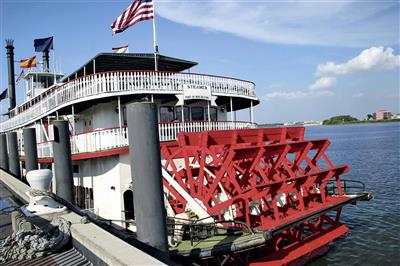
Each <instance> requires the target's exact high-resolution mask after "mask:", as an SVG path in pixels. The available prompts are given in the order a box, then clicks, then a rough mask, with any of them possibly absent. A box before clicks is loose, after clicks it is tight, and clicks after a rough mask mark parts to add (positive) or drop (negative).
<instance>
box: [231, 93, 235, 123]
mask: <svg viewBox="0 0 400 266" xmlns="http://www.w3.org/2000/svg"><path fill="white" fill-rule="evenodd" d="M230 106H231V121H232V122H233V121H234V120H233V115H234V114H233V102H232V97H230Z"/></svg>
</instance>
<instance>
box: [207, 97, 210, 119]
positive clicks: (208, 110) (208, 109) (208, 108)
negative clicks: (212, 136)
mask: <svg viewBox="0 0 400 266" xmlns="http://www.w3.org/2000/svg"><path fill="white" fill-rule="evenodd" d="M207 113H208V122H210V121H211V114H210V101H208V102H207Z"/></svg>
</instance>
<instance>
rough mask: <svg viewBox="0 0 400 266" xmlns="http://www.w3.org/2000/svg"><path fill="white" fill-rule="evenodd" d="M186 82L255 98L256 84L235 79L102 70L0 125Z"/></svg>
mask: <svg viewBox="0 0 400 266" xmlns="http://www.w3.org/2000/svg"><path fill="white" fill-rule="evenodd" d="M185 84H196V85H205V86H209V87H210V88H211V92H212V93H213V94H214V95H232V96H245V97H253V98H255V97H256V94H255V85H254V83H252V82H249V81H244V80H238V79H233V78H225V77H218V76H209V75H203V74H193V73H175V72H161V71H118V72H103V73H98V74H94V75H88V76H84V77H81V78H78V79H75V80H72V81H70V82H67V83H65V84H62V85H60V86H58V87H56V88H55V89H52V91H51V92H49V93H45V94H42V95H41V96H39V100H37V102H36V103H35V104H32V105H31V106H30V107H29V108H27V109H26V110H23V111H21V112H20V113H18V112H17V110H18V107H17V108H15V109H13V110H12V111H11V112H12V113H13V114H15V115H14V116H13V117H11V118H10V119H8V120H6V121H4V122H2V123H1V124H0V128H1V129H2V131H7V130H11V129H14V128H16V127H19V126H22V125H24V124H25V123H30V122H33V121H35V119H38V118H40V117H42V116H45V115H47V114H49V113H50V112H54V111H56V110H58V109H59V108H61V106H62V105H64V104H68V103H69V102H71V101H74V100H80V101H84V100H85V97H90V96H99V95H100V94H104V96H107V95H106V94H107V93H112V92H114V93H117V92H132V93H134V92H137V93H166V92H167V93H171V92H172V93H180V92H182V91H183V85H185ZM100 97H101V95H100Z"/></svg>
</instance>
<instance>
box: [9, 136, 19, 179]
mask: <svg viewBox="0 0 400 266" xmlns="http://www.w3.org/2000/svg"><path fill="white" fill-rule="evenodd" d="M7 147H8V167H9V172H10V173H11V174H12V175H14V176H16V177H17V178H18V179H21V167H20V165H19V155H18V140H17V132H9V133H7Z"/></svg>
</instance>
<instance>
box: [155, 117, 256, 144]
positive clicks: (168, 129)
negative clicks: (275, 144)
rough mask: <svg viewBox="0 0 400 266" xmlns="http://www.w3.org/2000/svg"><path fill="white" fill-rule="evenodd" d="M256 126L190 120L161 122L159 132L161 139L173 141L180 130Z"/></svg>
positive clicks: (195, 130)
mask: <svg viewBox="0 0 400 266" xmlns="http://www.w3.org/2000/svg"><path fill="white" fill-rule="evenodd" d="M254 127H256V125H255V124H254V123H251V122H232V121H188V122H184V123H182V122H177V123H160V124H159V127H158V132H159V134H160V141H171V140H175V139H176V137H177V134H178V133H179V132H201V131H208V130H231V129H242V128H254Z"/></svg>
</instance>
